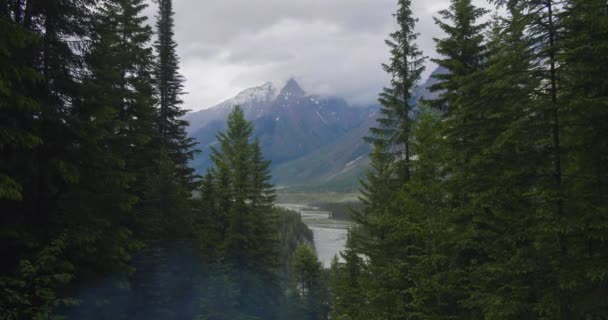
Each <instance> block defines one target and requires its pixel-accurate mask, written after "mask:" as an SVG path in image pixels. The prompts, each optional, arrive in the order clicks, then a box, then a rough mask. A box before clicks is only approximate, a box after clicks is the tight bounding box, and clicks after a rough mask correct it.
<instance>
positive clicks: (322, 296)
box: [293, 245, 328, 320]
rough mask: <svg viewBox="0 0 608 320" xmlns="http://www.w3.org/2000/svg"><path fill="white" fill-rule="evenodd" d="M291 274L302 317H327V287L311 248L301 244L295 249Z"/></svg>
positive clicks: (312, 318) (314, 318) (317, 319)
mask: <svg viewBox="0 0 608 320" xmlns="http://www.w3.org/2000/svg"><path fill="white" fill-rule="evenodd" d="M293 269H294V270H293V274H294V280H295V282H296V290H297V291H298V296H299V301H300V304H301V306H302V308H303V313H304V317H303V319H310V320H320V319H327V311H328V310H327V299H328V293H327V288H326V286H325V283H324V279H323V273H322V272H323V271H322V266H321V262H319V260H318V259H317V257H316V255H315V252H314V251H313V249H312V248H310V247H308V246H306V245H302V246H300V247H298V249H296V252H295V254H294V261H293Z"/></svg>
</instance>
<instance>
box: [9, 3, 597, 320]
mask: <svg viewBox="0 0 608 320" xmlns="http://www.w3.org/2000/svg"><path fill="white" fill-rule="evenodd" d="M395 2H396V4H397V11H396V12H395V14H394V19H395V20H396V24H395V26H396V30H395V32H393V33H391V34H390V35H388V38H387V40H386V45H387V46H388V48H387V49H388V51H389V52H390V59H389V60H388V61H387V62H386V64H384V65H382V68H383V69H384V70H385V71H386V72H387V75H388V76H389V78H390V83H389V85H387V87H386V88H384V90H383V91H382V92H381V93H380V96H379V102H380V104H381V108H380V111H379V115H378V118H377V122H376V125H375V126H374V127H373V128H371V129H370V132H369V134H368V136H367V138H366V141H367V142H368V143H369V144H370V145H371V146H372V152H371V154H370V158H371V167H370V168H369V170H368V171H367V175H366V176H365V177H364V178H363V179H362V181H361V190H360V197H361V203H359V204H356V205H353V206H352V208H351V210H348V211H347V210H344V207H340V208H337V209H336V210H335V211H336V214H337V215H338V216H340V217H343V218H348V219H352V220H353V221H355V222H356V224H355V225H354V227H352V229H350V230H349V233H348V240H347V246H346V249H345V250H344V251H343V252H342V253H341V254H340V255H339V256H336V257H335V259H334V261H333V263H332V265H331V268H330V269H324V268H322V265H321V263H320V262H319V261H318V259H317V257H316V255H315V251H314V245H313V241H312V240H313V239H312V232H311V231H310V230H309V229H308V228H307V227H306V225H304V224H303V223H302V221H301V218H300V216H299V214H298V213H296V212H292V211H288V210H284V209H279V208H277V207H275V206H274V205H273V204H274V202H275V192H274V187H273V185H272V184H271V183H270V181H271V176H270V171H269V166H270V163H269V161H266V160H265V159H264V155H263V154H262V152H261V148H260V143H259V141H258V140H257V139H256V138H255V137H254V136H253V127H252V124H251V123H250V122H248V121H246V120H245V117H244V113H243V110H242V109H241V108H240V107H239V106H235V107H234V109H233V111H232V113H231V114H230V115H229V116H228V119H227V124H228V126H227V129H226V130H225V131H224V132H219V133H218V136H217V137H218V141H219V143H218V144H217V145H216V146H215V148H213V149H212V153H211V159H212V162H213V163H212V166H211V167H210V169H209V170H208V171H207V172H206V173H205V174H204V175H203V176H198V175H196V174H195V172H194V170H193V169H192V168H191V167H190V161H191V160H192V159H193V156H194V155H195V154H196V153H197V152H198V150H197V149H196V143H195V142H194V140H193V139H192V138H190V137H188V135H187V133H186V126H187V125H188V123H187V122H186V121H184V120H183V116H184V114H185V112H186V110H185V109H184V108H182V104H183V103H182V100H181V97H182V95H183V94H184V91H183V88H184V87H183V85H184V81H185V79H184V78H183V77H182V76H181V74H180V71H179V58H178V55H177V53H176V47H177V43H176V42H175V40H174V31H173V29H174V12H173V7H172V1H171V0H156V1H154V2H152V3H151V4H152V5H153V6H155V9H156V10H157V16H156V24H155V25H154V26H150V24H149V22H148V20H147V18H146V16H145V15H144V14H143V12H144V10H145V9H146V8H147V6H148V5H149V2H148V1H145V0H103V1H102V0H0V221H1V224H0V243H2V245H1V246H0V261H2V263H1V264H0V319H2V320H5V319H6V320H20V319H87V320H88V319H91V320H95V319H98V320H103V319H108V320H110V319H112V320H114V319H199V320H202V319H226V320H228V319H243V320H245V319H247V320H252V319H295V320H298V319H308V320H314V319H352V320H354V319H366V320H368V319H437V320H438V319H446V320H447V319H530V320H533V319H564V320H566V319H589V320H591V319H607V318H608V298H607V297H608V236H607V235H608V138H607V137H608V77H607V76H606V75H607V74H608V3H607V2H606V0H563V1H555V0H521V1H515V0H509V1H507V0H490V1H489V2H490V4H492V5H493V6H494V7H495V9H494V10H487V9H484V8H482V7H476V6H474V5H473V4H472V1H471V0H451V3H450V7H449V9H446V10H442V11H440V12H439V15H438V17H437V18H436V19H435V22H436V24H437V25H438V26H439V27H440V28H441V29H442V30H443V32H444V36H443V37H442V38H438V39H435V43H436V51H437V53H438V55H439V58H437V59H432V62H434V63H436V64H437V65H439V66H440V67H442V68H443V69H445V70H446V72H445V73H441V74H437V75H435V77H436V80H437V82H436V83H435V84H434V85H433V86H432V87H431V88H430V90H431V91H433V92H434V93H435V94H436V96H437V98H436V99H433V100H423V101H420V102H417V101H413V100H414V99H412V97H413V94H414V91H415V90H416V86H417V84H418V82H419V81H420V77H421V74H422V73H423V72H424V66H425V64H426V62H427V58H426V57H425V55H424V53H423V52H421V50H420V49H419V48H418V46H417V44H416V41H417V37H418V34H417V33H416V31H415V29H416V23H417V19H416V17H415V16H414V15H413V12H412V7H411V0H395ZM353 5H354V4H353ZM227 18H229V17H227ZM389 18H390V17H387V19H389ZM347 54H348V53H347V52H345V55H347ZM379 67H380V66H379ZM201 72H204V70H201ZM323 205H325V206H335V205H332V204H321V206H323Z"/></svg>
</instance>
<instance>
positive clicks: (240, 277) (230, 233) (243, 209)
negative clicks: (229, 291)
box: [211, 106, 280, 318]
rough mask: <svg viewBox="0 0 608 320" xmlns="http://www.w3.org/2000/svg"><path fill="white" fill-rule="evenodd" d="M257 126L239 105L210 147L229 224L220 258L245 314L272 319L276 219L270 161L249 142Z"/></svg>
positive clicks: (275, 289) (275, 294)
mask: <svg viewBox="0 0 608 320" xmlns="http://www.w3.org/2000/svg"><path fill="white" fill-rule="evenodd" d="M252 133H253V127H252V125H251V123H250V122H248V121H246V120H245V116H244V113H243V109H242V108H240V107H239V106H237V107H235V108H234V110H233V111H232V112H231V113H230V115H229V116H228V129H227V130H226V132H225V133H222V132H221V133H219V134H218V140H219V146H220V148H219V149H216V148H212V155H211V157H212V160H213V162H214V164H215V167H214V168H213V169H212V174H213V176H214V180H215V181H216V182H215V185H216V189H215V192H216V195H217V196H216V200H215V201H216V202H217V215H221V216H222V218H221V219H222V220H223V221H224V222H225V224H224V225H223V226H219V228H220V230H221V231H220V232H221V233H222V240H223V241H222V243H221V245H220V247H221V253H220V262H221V263H222V264H223V266H224V267H225V268H226V272H227V275H228V276H229V278H230V279H231V281H232V283H234V284H235V286H236V288H237V294H236V296H235V298H236V305H237V306H238V307H237V309H238V310H240V312H243V313H244V314H246V315H250V316H258V317H265V318H274V317H275V316H276V312H277V305H276V303H277V301H278V299H279V296H280V291H279V287H278V285H279V283H278V278H277V276H278V275H277V271H278V261H277V259H278V256H279V251H278V249H279V248H278V242H277V241H278V238H277V231H276V222H277V221H276V219H275V217H274V213H273V210H271V208H270V205H271V203H272V200H273V199H274V194H273V191H272V185H271V184H270V183H269V181H270V176H269V172H268V166H269V163H268V162H266V161H264V160H263V158H262V154H261V151H260V147H259V143H258V142H254V141H251V136H252Z"/></svg>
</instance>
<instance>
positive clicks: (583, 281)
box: [556, 0, 608, 318]
mask: <svg viewBox="0 0 608 320" xmlns="http://www.w3.org/2000/svg"><path fill="white" fill-rule="evenodd" d="M607 13H608V4H606V2H605V1H604V2H602V1H594V0H572V1H567V2H566V3H565V6H564V10H563V12H562V13H561V14H560V16H559V17H558V18H559V19H558V22H560V24H561V26H562V27H563V32H562V33H561V34H559V37H558V41H560V48H561V50H560V52H558V53H559V54H558V55H557V57H556V59H557V63H556V64H557V68H558V80H560V82H559V84H558V89H559V91H560V94H559V95H558V98H559V101H561V103H560V105H559V115H560V119H561V120H562V121H561V125H562V128H563V130H562V131H561V132H560V134H561V137H562V139H561V142H562V150H564V153H563V157H562V160H563V196H564V211H565V214H566V216H565V217H564V218H563V219H560V220H559V221H560V224H561V227H562V228H561V232H563V237H564V241H565V242H566V244H567V247H566V248H565V249H566V250H567V251H566V257H567V258H566V263H565V264H564V265H563V267H562V270H559V273H558V277H559V279H560V286H565V284H567V290H568V292H569V297H570V301H569V303H570V309H571V310H572V311H571V312H572V313H571V315H574V317H578V318H593V317H601V316H602V315H603V314H606V313H607V312H608V303H607V302H606V301H605V299H601V298H600V297H602V296H606V295H607V293H606V279H605V278H604V277H602V276H601V275H602V274H605V273H606V265H607V264H606V257H607V256H608V252H607V251H606V249H605V248H606V244H605V243H606V242H605V237H604V236H603V235H604V234H606V232H607V230H606V226H607V224H606V217H607V216H608V215H607V213H608V211H607V210H608V202H607V200H608V199H607V198H606V190H607V189H606V186H607V182H608V174H607V173H606V167H607V164H608V162H607V161H608V157H607V155H608V145H607V144H606V138H605V137H606V135H607V134H608V132H607V131H606V130H607V126H606V124H605V123H606V122H605V121H606V119H607V116H608V113H607V109H606V105H607V104H606V103H607V102H608V90H607V89H608V87H607V82H606V76H605V74H606V72H607V71H608V70H606V66H607V62H608V61H607V60H606V59H607V57H608V55H607V54H608V52H607V48H608V47H607V43H608V22H607V20H608V19H606V14H607Z"/></svg>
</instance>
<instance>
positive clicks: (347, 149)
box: [185, 69, 441, 191]
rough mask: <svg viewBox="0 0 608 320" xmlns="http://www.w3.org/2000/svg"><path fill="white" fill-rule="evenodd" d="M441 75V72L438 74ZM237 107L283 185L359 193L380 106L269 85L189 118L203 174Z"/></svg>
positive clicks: (422, 92)
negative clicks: (219, 135)
mask: <svg viewBox="0 0 608 320" xmlns="http://www.w3.org/2000/svg"><path fill="white" fill-rule="evenodd" d="M438 72H441V70H440V69H437V70H435V71H434V72H433V74H436V73H438ZM433 81H434V79H432V78H430V79H429V80H427V81H426V82H425V83H424V84H423V85H422V86H421V87H420V88H419V89H418V90H417V91H416V99H420V98H421V97H425V98H432V97H433V94H431V93H430V92H428V89H427V87H428V86H429V85H431V84H432V83H434V82H433ZM235 105H240V106H241V107H242V108H243V110H244V112H245V117H246V118H247V120H249V121H252V122H253V125H254V134H255V135H256V136H257V137H259V139H260V142H261V145H262V150H263V152H264V155H265V157H266V158H267V159H269V160H271V161H272V173H273V177H274V179H275V181H274V182H275V183H276V184H277V185H278V186H291V187H294V186H298V187H300V188H305V189H312V190H331V191H354V190H356V189H357V188H358V182H357V181H358V178H359V177H361V176H362V175H363V174H364V172H365V170H366V168H367V167H368V165H369V157H368V153H369V151H370V146H369V145H368V144H367V143H365V142H364V141H363V137H364V136H366V135H367V134H368V131H369V128H370V127H371V126H373V125H375V121H376V116H377V111H378V109H379V108H378V106H369V107H365V108H361V107H353V106H350V105H349V104H348V103H347V102H346V101H345V100H344V99H342V98H339V97H321V96H318V95H311V94H308V93H306V91H304V90H303V89H302V87H301V86H300V85H299V84H298V82H297V81H296V80H294V79H289V80H288V81H287V82H286V83H285V85H284V86H283V87H282V88H281V89H280V90H278V89H277V88H276V87H275V86H274V85H273V84H272V83H270V82H267V83H264V84H262V85H260V86H258V87H253V88H250V89H246V90H244V91H242V92H240V93H239V94H237V95H236V96H235V97H233V98H231V99H228V100H226V101H224V102H222V103H220V104H218V105H216V106H213V107H211V108H208V109H204V110H201V111H198V112H191V113H188V114H187V115H186V116H185V119H186V120H188V121H189V122H190V127H189V129H188V133H189V134H190V136H192V137H194V138H195V139H196V140H197V141H198V142H199V148H200V149H201V150H202V153H201V154H199V156H198V157H197V158H196V159H194V161H193V166H194V167H195V168H196V169H197V171H198V172H199V173H204V172H205V171H206V169H207V168H208V167H209V166H210V165H211V160H210V159H209V154H210V147H211V146H213V145H215V144H216V143H217V139H216V134H217V132H218V131H223V130H225V129H226V118H227V116H228V113H230V111H231V110H232V108H233V107H234V106H235Z"/></svg>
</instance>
